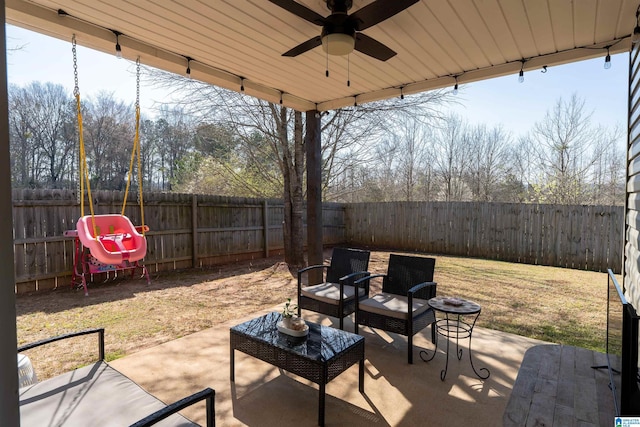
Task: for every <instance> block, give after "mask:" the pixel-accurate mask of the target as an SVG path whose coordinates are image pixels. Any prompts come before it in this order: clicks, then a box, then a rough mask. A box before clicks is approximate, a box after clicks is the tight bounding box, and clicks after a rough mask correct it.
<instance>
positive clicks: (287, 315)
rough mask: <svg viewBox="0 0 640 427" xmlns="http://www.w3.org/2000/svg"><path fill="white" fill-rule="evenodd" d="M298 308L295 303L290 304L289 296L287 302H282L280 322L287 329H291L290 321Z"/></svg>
mask: <svg viewBox="0 0 640 427" xmlns="http://www.w3.org/2000/svg"><path fill="white" fill-rule="evenodd" d="M297 310H298V306H297V305H296V304H291V298H287V302H286V303H285V304H284V308H283V309H282V324H283V326H284V327H285V328H287V329H292V327H291V322H292V320H293V318H294V316H295V315H296V311H297Z"/></svg>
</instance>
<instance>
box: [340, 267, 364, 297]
mask: <svg viewBox="0 0 640 427" xmlns="http://www.w3.org/2000/svg"><path fill="white" fill-rule="evenodd" d="M370 275H371V273H369V272H368V271H356V272H354V273H351V274H347V275H346V276H343V277H341V278H340V299H342V295H344V286H345V285H350V286H354V287H355V285H354V283H355V282H354V279H355V278H356V277H360V276H363V277H362V278H361V279H365V278H368V277H369V276H370ZM361 279H359V280H361ZM355 288H356V289H355V296H357V294H358V290H357V287H355ZM364 289H365V295H366V296H367V297H369V282H367V283H366V284H365V286H364ZM356 299H358V298H356Z"/></svg>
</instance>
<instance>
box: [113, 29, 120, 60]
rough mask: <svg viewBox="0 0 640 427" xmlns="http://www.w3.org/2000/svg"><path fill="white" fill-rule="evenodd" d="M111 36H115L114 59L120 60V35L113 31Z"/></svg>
mask: <svg viewBox="0 0 640 427" xmlns="http://www.w3.org/2000/svg"><path fill="white" fill-rule="evenodd" d="M113 34H115V35H116V58H118V59H122V47H121V46H120V35H121V34H122V33H119V32H118V31H114V32H113Z"/></svg>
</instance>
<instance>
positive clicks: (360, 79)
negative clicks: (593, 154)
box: [6, 0, 638, 111]
mask: <svg viewBox="0 0 640 427" xmlns="http://www.w3.org/2000/svg"><path fill="white" fill-rule="evenodd" d="M298 2H299V3H302V4H304V5H306V6H307V7H309V8H310V9H313V10H314V11H316V12H317V13H319V14H321V15H323V16H326V15H328V14H329V13H330V11H329V10H328V9H327V7H326V3H325V0H298ZM370 2H371V0H353V8H352V9H351V10H350V12H351V13H352V12H354V11H356V10H357V9H359V8H361V7H363V6H365V5H367V4H369V3H370ZM637 8H638V0H633V1H632V0H578V1H576V0H422V1H420V2H418V3H417V4H415V5H413V6H411V7H410V8H408V9H407V10H405V11H403V12H401V13H399V14H397V15H395V16H394V17H392V18H390V19H388V20H386V21H384V22H382V23H380V24H379V25H376V26H374V27H371V28H369V29H367V30H365V31H364V33H365V34H367V35H368V36H371V37H373V38H375V39H377V40H379V41H381V42H382V43H384V44H386V45H387V46H389V47H390V48H392V49H393V50H395V51H396V52H397V53H398V54H397V55H396V56H395V57H393V58H391V59H390V60H388V61H386V62H381V61H378V60H375V59H373V58H370V57H368V56H366V55H364V54H361V53H359V52H354V53H352V54H350V55H349V58H348V60H347V58H346V57H335V56H330V57H329V58H328V68H329V71H330V75H329V77H328V78H327V77H325V69H326V66H327V57H326V56H325V54H324V52H323V51H322V49H321V48H316V49H313V50H312V51H309V52H307V53H305V54H302V55H300V56H297V57H295V58H289V57H283V56H281V54H282V53H283V52H285V51H287V50H289V49H290V48H292V47H294V46H296V45H297V44H298V43H301V42H302V41H305V40H307V39H309V38H311V37H314V36H316V35H319V33H320V27H317V26H315V25H313V24H311V23H309V22H307V21H305V20H303V19H301V18H298V17H296V16H294V15H292V14H290V13H288V12H286V11H284V10H283V9H281V8H279V7H277V6H275V5H274V4H273V3H271V2H269V1H267V0H242V1H239V0H213V1H205V0H191V1H169V0H31V1H26V0H7V1H6V16H7V22H8V23H10V24H13V25H17V26H21V27H25V28H28V29H32V30H34V31H37V32H40V33H44V34H48V35H51V36H54V37H58V38H62V39H64V40H69V41H70V40H71V36H72V34H76V38H77V42H78V44H80V45H85V46H88V47H91V48H94V49H97V50H100V51H104V52H109V53H114V52H115V41H116V37H115V34H114V32H113V31H117V32H119V33H121V34H122V35H121V36H119V43H120V45H121V46H122V53H123V56H124V57H126V58H128V59H131V60H135V59H136V58H137V57H138V56H139V57H140V61H141V63H142V64H145V65H150V66H154V67H157V68H160V69H164V70H167V71H171V72H175V73H180V74H184V73H185V70H186V68H187V57H189V58H192V59H193V60H192V61H191V62H190V68H191V76H192V77H193V78H195V79H199V80H202V81H205V82H208V83H212V84H215V85H218V86H221V87H225V88H228V89H231V90H235V91H239V90H240V88H241V86H243V87H244V90H245V92H246V93H247V94H248V95H252V96H256V97H258V98H261V99H265V100H268V101H272V102H276V103H277V102H280V99H281V98H282V101H283V104H284V105H287V106H289V107H292V108H295V109H297V110H301V111H307V110H314V109H318V110H319V111H324V110H330V109H335V108H340V107H345V106H350V105H353V104H354V102H356V101H357V103H358V104H362V103H365V102H369V101H373V100H379V99H385V98H389V97H394V96H399V95H400V94H401V92H402V93H404V94H411V93H416V92H421V91H425V90H430V89H436V88H441V87H447V86H453V85H454V83H455V76H458V81H459V83H467V82H472V81H477V80H482V79H487V78H492V77H497V76H502V75H507V74H514V78H515V75H516V74H517V73H518V72H519V71H520V68H521V66H523V62H522V61H525V62H524V71H525V72H526V71H528V70H531V69H537V68H540V67H542V66H543V65H547V66H553V65H558V64H562V63H567V62H573V61H579V60H583V59H588V58H593V57H598V56H601V57H604V56H605V55H606V54H607V49H606V46H611V47H610V52H611V53H612V54H613V53H618V52H623V51H627V50H628V49H629V47H630V34H631V33H632V32H633V29H634V27H635V25H636V17H635V14H636V10H637ZM59 10H63V11H64V12H65V13H66V15H64V14H60V13H59V12H58V11H59ZM347 80H350V82H351V85H350V86H347Z"/></svg>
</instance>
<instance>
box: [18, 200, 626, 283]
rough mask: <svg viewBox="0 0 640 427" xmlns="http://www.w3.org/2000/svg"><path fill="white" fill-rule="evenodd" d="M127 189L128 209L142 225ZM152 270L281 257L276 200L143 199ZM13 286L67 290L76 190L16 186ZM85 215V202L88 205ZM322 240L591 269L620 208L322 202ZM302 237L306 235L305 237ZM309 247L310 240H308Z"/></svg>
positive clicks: (616, 264)
mask: <svg viewBox="0 0 640 427" xmlns="http://www.w3.org/2000/svg"><path fill="white" fill-rule="evenodd" d="M93 196H94V200H95V206H96V213H97V214H104V213H120V210H121V207H122V197H123V193H122V192H111V191H107V192H104V191H98V192H93ZM135 197H136V195H135V194H132V195H130V200H128V202H127V210H126V212H125V214H126V215H127V216H128V217H129V218H130V219H131V221H132V222H133V223H134V224H140V222H141V221H140V206H139V204H138V203H137V201H136V199H135ZM144 198H145V200H144V207H145V223H146V224H147V225H148V226H149V227H150V231H149V232H148V233H147V256H146V257H145V259H144V263H145V264H146V265H147V267H148V268H149V270H150V271H151V272H154V271H161V270H174V269H181V268H189V267H204V266H210V265H215V264H220V263H224V262H233V261H239V260H245V259H253V258H261V257H265V256H268V255H270V254H271V255H275V254H282V253H283V250H284V249H283V248H284V243H283V236H282V223H283V220H284V204H283V202H282V200H275V199H273V200H272V199H268V200H267V199H249V198H238V197H221V196H205V195H191V194H175V193H149V194H145V195H144ZM13 201H14V202H13V203H14V205H13V223H14V253H15V272H16V292H19V293H21V292H30V291H36V290H42V289H52V288H55V287H62V286H68V285H69V284H70V275H71V271H72V268H73V254H74V242H73V240H72V239H69V238H65V237H64V235H63V233H64V232H65V231H66V230H71V229H75V226H76V225H75V224H76V221H77V219H78V217H79V216H80V207H79V203H78V201H77V200H76V195H75V192H73V191H69V190H14V193H13ZM85 209H86V212H85V213H86V214H88V206H85ZM322 212H323V234H324V237H323V243H324V244H325V245H327V246H331V245H350V246H354V247H371V248H386V249H390V250H398V251H400V250H406V251H419V252H424V253H433V254H443V255H461V256H469V257H478V258H487V259H496V260H503V261H510V262H520V263H527V264H540V265H549V266H559V267H569V268H576V269H584V270H593V271H606V269H607V268H611V269H612V270H613V271H614V272H616V273H619V272H620V271H621V265H622V245H623V243H622V240H623V239H622V236H623V222H624V215H623V208H622V207H621V206H562V205H525V204H505V203H472V202H453V203H447V202H392V203H357V204H346V205H345V204H337V203H324V204H323V211H322ZM304 238H305V239H306V232H305V233H304ZM305 243H306V242H305Z"/></svg>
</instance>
